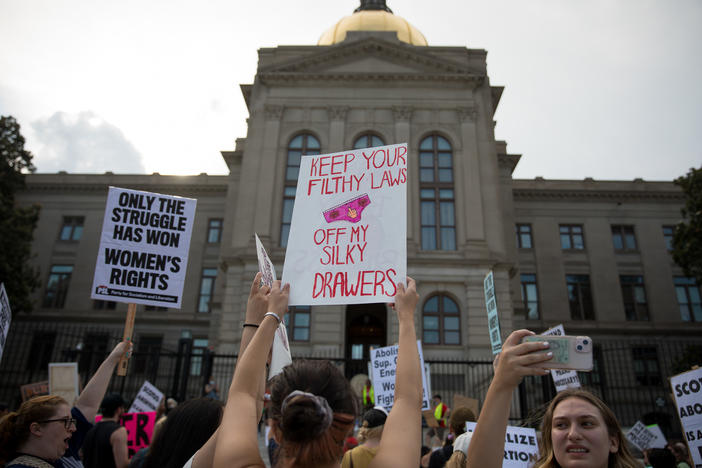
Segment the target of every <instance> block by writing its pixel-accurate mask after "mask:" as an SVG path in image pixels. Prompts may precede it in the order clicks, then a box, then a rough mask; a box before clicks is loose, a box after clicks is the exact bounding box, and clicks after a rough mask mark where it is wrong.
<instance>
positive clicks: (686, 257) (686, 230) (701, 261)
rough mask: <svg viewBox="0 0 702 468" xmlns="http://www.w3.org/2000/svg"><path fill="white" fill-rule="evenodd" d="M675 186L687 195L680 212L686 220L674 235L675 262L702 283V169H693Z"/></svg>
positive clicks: (678, 226) (677, 180)
mask: <svg viewBox="0 0 702 468" xmlns="http://www.w3.org/2000/svg"><path fill="white" fill-rule="evenodd" d="M675 184H676V185H679V186H680V187H681V188H682V190H683V192H684V193H685V206H684V207H683V209H682V210H680V212H681V213H682V216H683V218H684V219H683V221H681V222H680V223H679V224H678V225H677V226H676V227H675V231H674V234H673V260H675V263H677V264H678V265H680V266H681V267H682V269H683V271H684V272H685V274H686V275H687V276H693V277H695V278H696V279H697V283H702V168H700V169H695V168H694V167H693V168H691V169H690V172H688V173H687V174H686V175H684V176H682V177H678V178H677V179H675Z"/></svg>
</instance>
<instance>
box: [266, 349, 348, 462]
mask: <svg viewBox="0 0 702 468" xmlns="http://www.w3.org/2000/svg"><path fill="white" fill-rule="evenodd" d="M295 390H300V391H303V392H306V393H311V394H313V395H315V396H316V397H321V398H323V399H325V400H326V403H328V405H329V407H330V409H331V411H332V412H333V415H332V421H331V424H330V425H329V427H327V428H326V429H323V430H322V431H320V423H321V422H322V416H321V414H320V411H319V408H318V405H319V403H318V402H317V401H315V399H313V398H310V397H306V396H304V395H303V396H296V397H295V398H292V399H289V400H288V402H287V403H286V406H285V411H283V401H284V400H285V399H286V397H287V396H288V395H289V394H290V393H292V392H293V391H295ZM358 406H359V402H358V397H357V396H356V395H355V394H354V392H353V390H352V389H351V385H350V384H349V382H348V380H346V378H345V377H344V376H343V374H342V373H341V371H339V369H338V368H337V367H336V366H335V365H334V364H332V363H331V362H329V361H306V360H296V361H293V363H292V364H290V365H289V366H286V367H285V368H284V369H283V372H281V373H280V374H278V375H277V376H275V378H274V379H273V380H272V382H271V406H270V417H271V419H272V420H273V430H274V431H275V432H274V434H276V439H277V441H278V443H279V444H280V449H279V450H280V454H281V455H282V458H281V460H282V459H285V460H287V463H289V464H290V466H291V467H292V468H296V467H307V466H318V465H325V464H330V463H333V462H338V461H339V460H340V459H341V456H342V455H343V444H344V439H345V438H346V436H347V435H348V434H349V432H350V431H351V429H353V423H354V420H355V419H356V416H357V415H358Z"/></svg>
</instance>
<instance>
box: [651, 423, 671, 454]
mask: <svg viewBox="0 0 702 468" xmlns="http://www.w3.org/2000/svg"><path fill="white" fill-rule="evenodd" d="M646 429H648V430H649V431H651V432H652V433H653V435H654V436H655V439H654V440H653V442H652V443H651V445H650V447H651V448H665V446H666V445H668V441H667V440H666V438H665V435H664V434H663V431H662V430H661V428H660V426H659V425H658V424H650V425H648V426H646Z"/></svg>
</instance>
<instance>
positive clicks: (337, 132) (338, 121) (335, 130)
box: [325, 106, 349, 153]
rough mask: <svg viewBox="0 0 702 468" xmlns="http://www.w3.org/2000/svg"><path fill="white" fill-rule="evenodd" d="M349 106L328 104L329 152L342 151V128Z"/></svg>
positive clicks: (343, 128)
mask: <svg viewBox="0 0 702 468" xmlns="http://www.w3.org/2000/svg"><path fill="white" fill-rule="evenodd" d="M348 111H349V108H348V107H346V106H329V107H327V113H328V114H329V151H325V153H326V152H329V153H336V152H339V151H344V150H345V149H348V148H344V130H345V127H346V114H348Z"/></svg>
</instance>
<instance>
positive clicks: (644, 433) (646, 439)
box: [626, 421, 665, 452]
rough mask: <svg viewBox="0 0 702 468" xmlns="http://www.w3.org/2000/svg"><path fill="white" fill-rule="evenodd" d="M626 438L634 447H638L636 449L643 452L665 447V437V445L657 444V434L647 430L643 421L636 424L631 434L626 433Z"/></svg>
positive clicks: (630, 431) (630, 430)
mask: <svg viewBox="0 0 702 468" xmlns="http://www.w3.org/2000/svg"><path fill="white" fill-rule="evenodd" d="M659 431H660V429H659ZM661 435H662V434H661ZM626 438H627V440H628V441H629V442H631V443H632V445H634V446H636V448H638V449H639V450H641V451H642V452H643V451H644V450H646V449H650V448H664V447H665V437H664V438H663V445H660V444H659V443H656V442H658V441H657V434H655V433H654V432H653V431H651V430H650V429H649V428H647V427H646V426H645V425H644V423H642V422H641V421H636V424H634V425H633V426H632V427H631V429H629V432H627V433H626Z"/></svg>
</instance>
